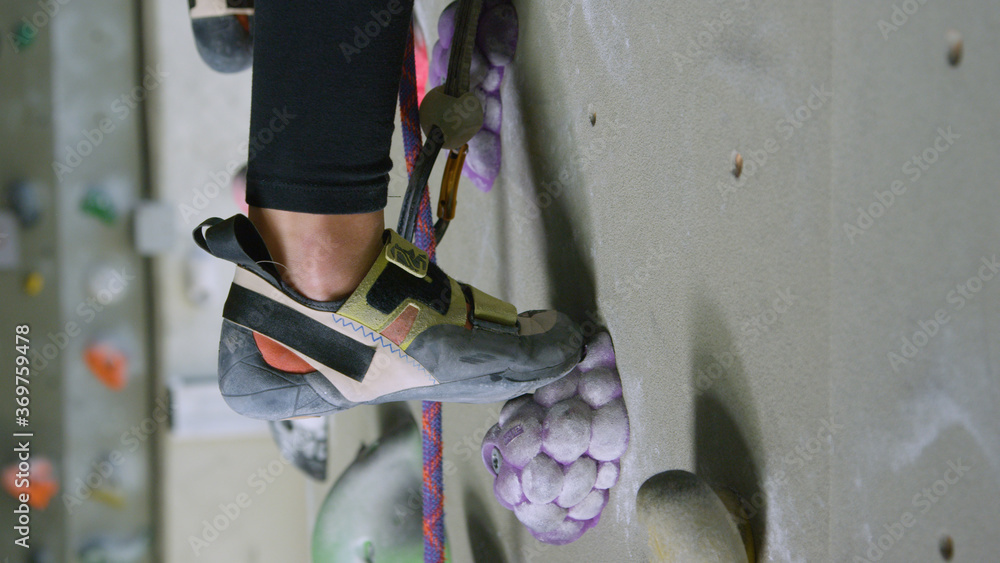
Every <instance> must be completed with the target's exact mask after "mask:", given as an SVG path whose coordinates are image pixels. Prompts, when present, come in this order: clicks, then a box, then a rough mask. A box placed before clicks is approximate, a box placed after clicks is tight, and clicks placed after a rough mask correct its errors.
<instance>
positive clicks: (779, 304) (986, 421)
mask: <svg viewBox="0 0 1000 563" xmlns="http://www.w3.org/2000/svg"><path fill="white" fill-rule="evenodd" d="M441 4H442V7H443V5H444V4H446V3H445V2H442V3H441ZM517 6H518V9H519V13H520V17H521V22H522V36H521V45H520V50H519V53H518V57H517V61H516V65H515V70H514V72H513V73H512V74H509V75H508V78H507V80H508V83H507V85H506V86H505V87H506V88H507V90H506V92H505V93H507V94H510V95H511V99H512V103H511V104H510V106H508V107H505V112H506V113H505V116H504V118H505V121H504V135H505V137H504V143H505V145H504V146H505V151H506V152H505V158H506V159H507V160H506V161H505V164H504V169H503V172H502V174H501V180H500V182H498V185H497V187H496V188H495V190H494V192H493V193H491V194H488V195H485V196H484V195H481V194H478V193H475V192H474V191H473V190H467V191H464V192H463V194H462V195H460V196H459V197H460V204H459V218H458V220H457V221H456V222H455V223H454V224H453V226H452V230H451V231H449V235H448V239H447V240H446V241H445V243H444V244H443V245H442V246H441V248H440V250H439V256H440V261H441V262H442V264H444V266H445V267H446V268H449V269H450V271H451V272H453V274H454V275H456V276H458V277H464V278H465V279H467V280H469V281H470V282H471V283H474V284H477V285H479V286H480V287H482V288H483V289H484V290H486V291H496V292H498V293H499V294H501V295H503V296H504V297H507V298H510V299H512V300H513V301H514V302H515V303H516V304H518V306H519V307H521V308H533V307H539V306H547V305H555V306H558V307H560V308H562V309H565V310H567V311H568V312H571V313H572V314H574V315H575V316H576V317H578V318H581V319H585V318H588V317H591V316H594V317H596V318H598V319H602V320H603V322H604V323H605V324H606V325H607V326H608V327H609V328H610V330H611V333H612V335H613V337H614V339H615V343H616V347H617V351H618V355H619V356H618V357H619V361H620V369H621V373H622V376H623V381H624V389H625V397H626V400H627V401H628V405H629V407H630V412H631V416H632V443H631V448H630V451H629V453H628V454H627V455H626V457H625V459H624V460H623V471H622V480H621V482H620V484H619V485H618V487H617V488H616V489H615V490H614V491H613V492H612V495H611V503H610V504H609V506H608V508H606V509H605V512H604V517H603V521H602V523H601V525H599V526H598V527H597V528H596V529H595V530H593V531H591V532H589V533H588V534H587V535H585V536H584V537H583V538H582V539H581V540H579V541H578V542H576V543H574V544H571V545H569V546H564V547H549V546H545V545H543V544H539V543H537V542H536V541H535V540H534V539H533V538H531V537H530V535H528V534H527V532H524V531H523V530H521V529H520V527H519V524H518V523H517V522H516V520H514V519H513V517H512V516H510V514H509V513H508V512H506V511H504V510H502V509H499V508H498V507H496V506H494V504H495V503H494V501H493V499H492V494H491V492H490V491H489V490H488V488H487V487H486V483H488V481H487V479H486V477H485V476H484V475H485V474H484V470H483V469H482V467H481V464H480V462H479V460H478V459H477V457H476V456H475V454H474V452H473V453H472V454H471V455H470V454H469V453H467V451H466V448H467V446H466V444H467V443H468V442H470V441H471V442H477V443H478V436H479V435H481V434H482V433H483V431H485V429H486V428H487V427H488V426H489V424H490V419H491V417H493V416H495V413H492V412H487V411H484V409H481V408H478V407H466V406H452V405H449V406H448V407H447V408H446V409H445V413H444V416H445V424H446V433H445V451H446V459H450V460H451V462H452V463H454V464H455V469H454V471H453V472H452V473H451V475H450V477H449V481H448V483H447V487H448V491H449V497H448V498H449V507H448V508H449V519H448V527H449V530H450V531H451V533H452V536H451V537H452V538H453V541H454V542H455V543H454V544H453V545H454V546H455V547H456V553H463V550H465V549H468V550H470V551H471V553H485V552H486V551H488V546H491V545H493V546H494V547H495V544H499V545H501V546H502V547H501V548H500V550H501V551H502V552H503V553H504V554H505V557H506V558H509V559H511V560H529V561H530V560H534V561H548V560H557V559H558V560H588V561H620V560H624V559H640V560H641V559H643V558H644V557H645V555H646V552H645V545H644V544H645V533H644V531H643V530H641V529H640V528H639V526H638V522H637V521H636V518H635V515H634V494H635V491H636V490H637V489H638V486H639V485H640V484H641V483H642V481H643V480H645V479H646V478H647V477H649V476H651V475H653V474H655V473H657V472H660V471H663V470H666V469H669V468H685V469H689V470H692V471H695V472H696V473H698V474H700V475H702V476H703V477H705V478H707V479H709V480H711V481H714V482H716V483H721V484H724V485H729V486H732V487H735V488H736V489H737V490H739V491H740V492H741V493H742V494H743V495H744V496H745V497H747V498H748V499H749V500H750V501H751V503H752V505H753V506H754V509H753V512H754V513H755V514H754V518H753V520H752V523H753V526H754V528H755V535H756V539H757V542H758V544H759V546H760V548H761V559H762V560H764V561H826V560H829V561H856V560H857V559H854V558H855V556H858V557H860V558H864V559H867V560H871V561H874V560H876V559H878V560H883V561H935V560H941V559H942V555H941V554H940V552H939V550H940V546H939V544H940V543H941V542H944V543H947V541H948V540H947V539H946V538H947V537H950V538H951V542H952V545H953V552H954V554H955V558H956V560H970V561H979V560H990V559H991V558H993V557H995V554H996V553H997V552H998V550H1000V545H998V542H997V539H996V537H995V534H991V533H989V531H988V528H987V526H988V525H989V524H988V523H989V522H992V521H994V520H995V516H996V510H995V509H994V508H992V505H993V503H992V501H991V499H992V498H993V497H994V496H995V494H996V493H997V492H998V489H1000V472H998V467H997V462H998V460H997V455H998V453H1000V439H998V438H997V436H998V433H997V430H998V426H1000V423H998V419H997V415H996V414H995V409H996V405H997V404H998V399H1000V396H998V394H1000V392H998V386H997V373H996V371H995V370H996V368H995V367H991V365H992V364H995V363H996V362H995V361H991V360H992V359H993V356H994V354H996V352H995V351H992V350H991V341H992V340H993V339H994V338H995V334H996V330H997V327H996V321H993V322H990V319H995V318H996V315H992V316H991V315H990V313H991V312H995V309H996V307H997V306H998V304H1000V293H998V289H997V288H995V287H993V286H992V285H991V282H990V281H989V280H988V279H987V277H989V278H992V276H993V275H994V274H993V272H992V271H991V270H990V269H989V268H986V267H984V262H982V259H983V258H985V259H986V261H987V262H989V263H992V262H991V260H992V258H993V256H994V252H995V250H996V247H995V245H994V243H993V241H994V239H995V236H996V230H997V227H995V226H994V221H993V218H994V217H995V215H996V210H997V205H998V204H1000V201H998V197H1000V195H998V193H997V188H998V186H997V180H996V178H995V176H994V175H992V174H991V173H990V170H989V167H990V166H991V164H992V160H993V159H992V158H991V154H992V153H994V152H996V150H997V149H998V148H1000V135H998V127H1000V125H998V124H1000V104H998V102H997V101H996V96H995V95H993V94H991V93H993V92H995V91H996V89H997V87H998V80H1000V71H998V68H1000V67H998V65H997V57H998V56H997V54H996V53H998V52H1000V49H998V48H997V47H998V45H997V41H998V40H997V37H996V34H995V33H993V32H991V31H990V30H995V29H996V27H997V24H998V23H1000V9H998V7H997V6H996V5H995V4H981V3H974V2H963V3H958V4H956V3H950V4H948V5H944V4H934V3H919V2H915V1H914V2H906V3H903V2H897V3H896V6H897V7H898V13H896V14H895V15H894V6H893V4H892V3H891V2H881V3H876V4H871V5H867V4H866V5H862V4H860V3H843V4H837V5H835V6H834V5H827V4H825V3H819V2H813V3H809V4H807V5H802V4H795V3H779V2H773V1H746V2H707V3H706V2H675V3H666V4H660V3H654V4H651V5H637V4H634V3H614V2H589V1H585V2H570V1H566V2H548V3H527V2H521V3H517ZM894 17H895V20H894V19H893V18H894ZM880 20H882V21H884V22H886V24H888V25H881V26H880ZM904 20H905V21H904ZM893 27H895V28H896V29H892V28H893ZM950 29H955V30H957V31H958V32H959V33H960V34H961V36H962V38H963V40H964V41H963V44H964V54H963V56H962V59H961V61H960V62H959V64H958V66H951V65H950V64H949V61H948V60H947V53H948V49H949V42H948V41H949V39H948V38H946V33H947V32H948V30H950ZM595 117H596V119H594V118H595ZM949 127H950V129H949ZM929 149H930V150H929ZM733 151H738V152H739V154H740V156H741V157H742V162H743V165H742V171H741V176H740V178H739V179H737V178H736V177H734V174H733V168H734V167H733ZM925 151H926V152H925ZM915 156H916V157H918V159H919V162H916V161H914V162H911V163H910V164H909V165H906V164H905V163H907V162H908V161H911V160H912V158H913V157H915ZM931 160H933V161H934V162H933V163H931V162H930V161H931ZM925 168H926V169H925ZM918 173H919V177H917V175H918ZM896 180H898V181H899V182H900V184H894V183H893V182H894V181H896ZM893 189H895V190H896V192H898V194H896V193H894V192H892V190H893ZM874 192H880V194H881V195H877V194H875V193H874ZM886 192H888V193H889V195H888V196H887V195H884V194H885V193H886ZM890 197H891V198H893V199H892V200H891V201H890ZM879 198H881V200H880V199H879ZM879 205H881V206H882V210H881V211H880V209H879ZM858 207H863V208H864V209H865V211H866V213H867V214H868V216H869V218H868V219H866V218H865V217H863V216H861V215H862V214H861V213H859V211H858V210H857V208H858ZM875 215H878V216H877V217H876V216H875ZM480 217H488V218H490V220H489V221H488V222H487V223H486V224H483V221H482V220H478V218H480ZM845 223H847V224H849V225H853V228H851V227H848V228H845V227H844V224H845ZM981 266H982V267H983V268H981ZM994 267H997V266H994ZM977 277H981V279H979V280H978V281H977V280H975V279H974V278H977ZM992 283H997V282H992ZM956 284H968V286H967V287H968V289H965V290H959V289H956ZM953 291H954V293H950V292H953ZM962 291H965V292H966V293H968V294H969V295H971V297H962V293H961V292H962ZM963 302H964V305H963ZM941 310H943V313H941V314H943V315H945V316H944V317H941V318H940V319H938V320H937V321H934V319H935V315H937V314H939V311H941ZM944 319H946V320H944ZM921 322H923V325H921ZM934 322H937V323H938V325H939V326H938V328H936V329H935V328H934ZM921 326H924V327H926V328H925V329H922V328H921ZM919 330H926V332H927V338H926V342H925V339H924V338H923V337H922V336H919V335H915V334H914V333H915V332H917V331H919ZM904 336H906V337H907V338H908V340H909V341H910V342H911V343H914V342H915V344H914V348H915V350H911V349H909V348H904V341H903V337H904ZM890 352H894V353H895V354H897V355H898V357H899V358H902V359H901V360H897V359H896V358H895V357H890V356H889V353H890ZM911 356H912V357H911ZM470 429H474V430H473V431H470ZM952 466H954V467H956V468H957V469H951V468H952ZM966 467H967V468H968V469H965V468H966ZM935 487H936V488H935ZM483 507H489V508H488V509H485V510H484V508H483ZM466 530H470V531H475V530H479V532H480V533H479V534H478V535H474V537H473V538H472V540H471V542H470V543H469V544H468V545H467V544H466V543H465V541H466V540H465V539H464V538H463V537H462V536H463V535H464V532H465V531H466ZM493 530H498V531H499V539H497V536H496V535H495V534H493V535H491V534H490V533H489V532H491V531H493ZM870 542H871V543H870ZM873 546H874V548H873ZM483 560H489V559H488V558H487V559H483Z"/></svg>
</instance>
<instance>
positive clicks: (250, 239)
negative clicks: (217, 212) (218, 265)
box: [193, 215, 280, 287]
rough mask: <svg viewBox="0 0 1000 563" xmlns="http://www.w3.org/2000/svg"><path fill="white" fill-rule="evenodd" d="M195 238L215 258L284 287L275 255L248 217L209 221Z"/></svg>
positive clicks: (197, 232) (236, 216)
mask: <svg viewBox="0 0 1000 563" xmlns="http://www.w3.org/2000/svg"><path fill="white" fill-rule="evenodd" d="M193 235H194V242H195V243H196V244H197V245H198V246H200V247H201V248H202V250H204V251H206V252H208V253H209V254H211V255H212V256H215V257H216V258H221V259H223V260H228V261H230V262H232V263H234V264H236V265H237V266H242V267H244V268H246V269H247V270H250V271H251V272H253V273H255V274H257V275H258V276H260V277H262V278H264V279H265V280H267V282H268V283H270V284H271V285H273V286H275V287H280V284H279V283H278V279H279V277H280V276H279V274H278V269H277V268H276V267H275V266H274V262H273V261H272V260H271V253H270V252H268V251H267V246H265V245H264V239H262V238H260V234H259V233H258V232H257V228H256V227H254V226H253V223H251V222H250V219H247V218H246V217H245V216H243V215H233V216H232V217H230V218H229V219H219V218H218V217H212V218H211V219H206V220H205V221H203V222H202V223H201V224H200V225H198V226H197V227H196V228H195V230H194V233H193Z"/></svg>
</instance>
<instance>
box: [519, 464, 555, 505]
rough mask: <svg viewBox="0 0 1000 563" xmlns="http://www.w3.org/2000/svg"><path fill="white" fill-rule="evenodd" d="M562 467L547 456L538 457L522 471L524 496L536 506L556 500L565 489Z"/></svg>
mask: <svg viewBox="0 0 1000 563" xmlns="http://www.w3.org/2000/svg"><path fill="white" fill-rule="evenodd" d="M564 478H565V475H564V474H563V470H562V467H560V466H559V464H558V463H556V462H555V460H553V459H552V458H550V457H549V456H547V455H544V454H542V455H537V456H535V457H534V459H532V460H531V461H529V462H528V465H525V466H524V470H523V471H521V487H522V488H523V490H524V496H525V497H527V499H528V500H529V501H531V502H533V503H535V504H545V503H547V502H552V501H554V500H556V497H557V496H559V493H560V491H562V489H563V479H564Z"/></svg>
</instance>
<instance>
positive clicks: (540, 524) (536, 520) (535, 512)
mask: <svg viewBox="0 0 1000 563" xmlns="http://www.w3.org/2000/svg"><path fill="white" fill-rule="evenodd" d="M514 514H515V515H516V516H517V519H518V520H520V521H521V523H522V524H524V525H525V526H527V527H528V528H529V529H530V530H531V531H532V532H540V533H543V532H550V531H552V530H554V529H556V528H557V527H558V526H559V524H561V523H562V521H563V520H564V519H565V518H566V509H565V508H562V507H560V506H556V505H554V504H551V503H545V504H534V503H531V502H522V503H521V504H519V505H517V507H516V508H514Z"/></svg>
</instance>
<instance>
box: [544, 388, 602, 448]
mask: <svg viewBox="0 0 1000 563" xmlns="http://www.w3.org/2000/svg"><path fill="white" fill-rule="evenodd" d="M592 412H593V411H591V410H590V407H588V406H587V404H586V403H584V402H583V401H581V400H580V399H578V398H575V397H574V398H571V399H566V400H565V401H562V402H559V403H556V404H554V405H552V408H550V409H548V412H547V413H546V414H545V419H544V420H543V421H542V448H543V449H544V450H545V451H546V452H547V453H548V454H549V455H550V456H552V458H553V459H555V460H556V461H558V462H559V463H563V464H570V463H573V461H574V460H575V459H577V458H579V457H580V456H582V455H583V454H584V453H585V452H586V451H587V449H588V448H589V447H590V420H591V416H592V414H591V413H592Z"/></svg>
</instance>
